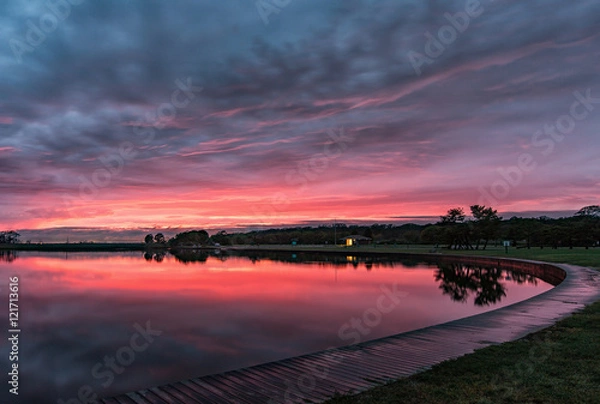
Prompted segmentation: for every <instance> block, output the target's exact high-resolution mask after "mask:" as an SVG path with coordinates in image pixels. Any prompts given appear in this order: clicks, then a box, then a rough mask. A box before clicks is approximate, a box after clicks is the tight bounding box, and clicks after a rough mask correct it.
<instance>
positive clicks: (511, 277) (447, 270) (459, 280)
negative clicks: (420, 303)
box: [435, 263, 537, 306]
mask: <svg viewBox="0 0 600 404" xmlns="http://www.w3.org/2000/svg"><path fill="white" fill-rule="evenodd" d="M435 280H436V281H438V282H440V289H442V291H443V293H444V294H445V295H449V296H450V298H451V299H452V300H454V301H455V302H466V301H467V299H468V298H469V296H471V295H473V296H475V299H474V303H475V305H476V306H489V305H492V304H495V303H496V302H499V301H501V300H502V298H503V297H505V296H506V284H505V283H504V282H502V281H508V282H515V283H518V284H523V283H526V282H527V283H531V284H534V285H536V284H537V279H536V278H535V277H533V276H531V275H526V274H522V273H518V272H513V271H508V270H503V269H500V268H498V267H479V266H473V265H462V264H458V263H443V264H439V269H438V270H437V271H436V274H435Z"/></svg>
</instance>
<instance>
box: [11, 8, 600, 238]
mask: <svg viewBox="0 0 600 404" xmlns="http://www.w3.org/2000/svg"><path fill="white" fill-rule="evenodd" d="M73 3H75V4H73ZM259 4H260V3H259ZM599 26H600V3H598V2H597V1H594V0H582V1H578V2H577V4H576V5H574V4H570V3H566V2H561V1H558V0H544V1H542V0H537V1H528V2H519V1H516V0H502V1H491V0H481V1H480V2H478V1H474V0H469V1H467V0H464V1H463V0H461V1H441V0H440V1H437V0H431V1H416V0H402V1H397V0H382V1H372V0H344V1H341V0H340V1H338V0H335V1H330V2H322V1H317V0H303V1H298V0H292V1H291V2H290V3H289V4H288V5H287V6H285V7H283V8H281V9H278V10H277V12H271V13H269V12H268V11H265V9H257V6H256V4H255V2H252V1H242V0H236V1H230V2H215V1H195V2H191V1H184V0H178V1H165V0H147V1H142V0H130V1H117V0H107V1H102V2H92V1H89V0H88V1H86V0H83V1H79V0H78V1H75V0H62V1H61V0H53V1H46V0H44V1H28V2H23V1H17V0H7V1H5V2H3V3H2V4H1V5H0V27H1V28H0V37H1V41H2V44H3V45H2V46H1V47H0V72H2V74H1V75H0V95H1V96H0V209H1V211H2V216H1V217H0V224H2V225H3V227H15V228H50V227H85V228H90V227H111V228H137V227H144V228H152V227H157V226H158V227H162V226H165V227H166V226H175V227H177V226H199V227H212V228H219V227H223V228H231V227H237V226H241V227H243V226H247V225H260V224H262V225H269V224H281V223H299V222H307V221H312V220H319V219H323V220H330V219H332V218H338V219H340V220H366V221H392V220H394V218H397V217H409V216H435V215H438V214H441V213H443V212H444V211H445V209H447V208H448V207H451V206H453V205H463V206H466V205H468V204H472V203H477V202H481V203H485V204H487V205H493V206H494V207H496V208H498V209H499V210H501V211H511V212H514V211H517V212H519V211H552V210H553V211H575V210H577V209H578V208H580V207H581V206H584V205H588V204H594V203H597V202H598V201H597V195H598V186H599V185H600V180H599V179H598V178H599V174H600V158H599V157H598V154H597V150H598V148H599V147H600V137H598V136H597V133H596V132H597V129H596V128H597V126H598V123H599V122H600V79H598V75H597V68H596V66H597V60H598V57H599V56H600V34H598V32H599V31H598V27H599Z"/></svg>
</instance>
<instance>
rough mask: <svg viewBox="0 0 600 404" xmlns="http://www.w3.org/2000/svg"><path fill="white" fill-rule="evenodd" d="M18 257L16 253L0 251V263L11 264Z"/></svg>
mask: <svg viewBox="0 0 600 404" xmlns="http://www.w3.org/2000/svg"><path fill="white" fill-rule="evenodd" d="M17 257H18V254H17V251H12V250H0V261H5V262H13V261H14V260H16V259H17Z"/></svg>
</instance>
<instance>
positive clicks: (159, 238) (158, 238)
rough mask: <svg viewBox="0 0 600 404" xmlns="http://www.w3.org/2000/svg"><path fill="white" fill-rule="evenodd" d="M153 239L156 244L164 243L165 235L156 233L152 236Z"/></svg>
mask: <svg viewBox="0 0 600 404" xmlns="http://www.w3.org/2000/svg"><path fill="white" fill-rule="evenodd" d="M154 241H155V242H156V243H158V244H164V243H165V242H166V240H165V235H164V234H162V233H157V234H156V236H154Z"/></svg>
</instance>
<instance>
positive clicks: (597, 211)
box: [575, 205, 600, 217]
mask: <svg viewBox="0 0 600 404" xmlns="http://www.w3.org/2000/svg"><path fill="white" fill-rule="evenodd" d="M575 216H594V217H600V206H598V205H590V206H584V207H583V208H581V209H579V211H577V213H575Z"/></svg>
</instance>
